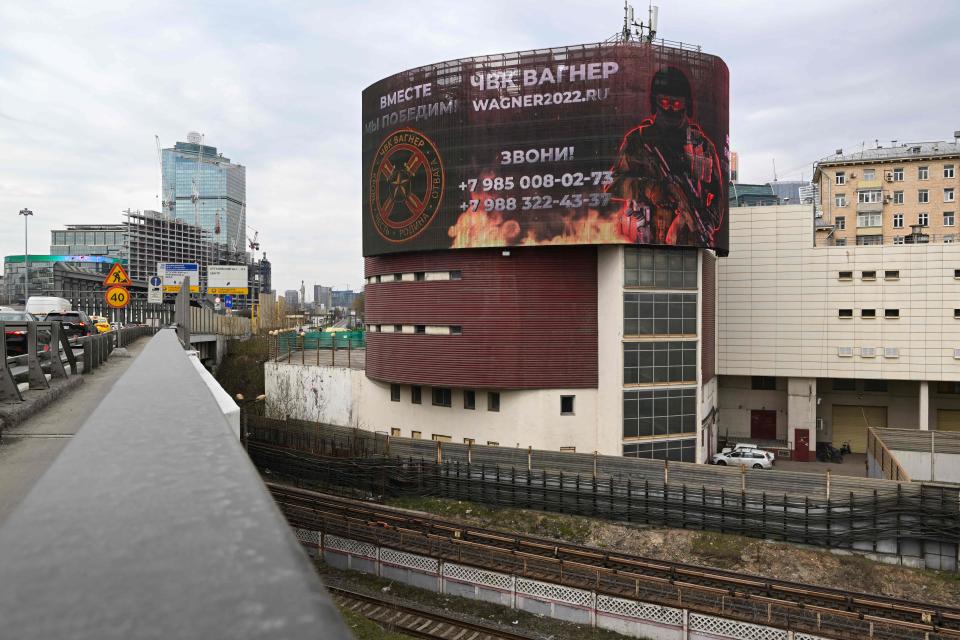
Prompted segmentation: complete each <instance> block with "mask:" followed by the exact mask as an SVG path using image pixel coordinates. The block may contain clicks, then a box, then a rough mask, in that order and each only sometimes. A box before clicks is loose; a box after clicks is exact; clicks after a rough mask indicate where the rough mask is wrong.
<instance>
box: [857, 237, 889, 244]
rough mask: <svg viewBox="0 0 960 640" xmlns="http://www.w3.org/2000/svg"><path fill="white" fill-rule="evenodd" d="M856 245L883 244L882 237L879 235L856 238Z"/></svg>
mask: <svg viewBox="0 0 960 640" xmlns="http://www.w3.org/2000/svg"><path fill="white" fill-rule="evenodd" d="M857 244H858V245H861V246H863V245H873V244H883V236H882V235H881V234H877V235H870V236H857Z"/></svg>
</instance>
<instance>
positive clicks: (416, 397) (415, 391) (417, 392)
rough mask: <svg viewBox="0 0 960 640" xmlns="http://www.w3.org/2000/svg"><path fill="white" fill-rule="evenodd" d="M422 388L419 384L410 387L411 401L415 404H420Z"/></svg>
mask: <svg viewBox="0 0 960 640" xmlns="http://www.w3.org/2000/svg"><path fill="white" fill-rule="evenodd" d="M421 395H422V389H420V387H419V386H418V385H414V386H412V387H410V402H412V403H413V404H420V402H421Z"/></svg>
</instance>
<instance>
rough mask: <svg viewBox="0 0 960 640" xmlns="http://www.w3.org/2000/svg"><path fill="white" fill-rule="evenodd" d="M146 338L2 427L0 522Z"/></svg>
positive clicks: (25, 493) (78, 429)
mask: <svg viewBox="0 0 960 640" xmlns="http://www.w3.org/2000/svg"><path fill="white" fill-rule="evenodd" d="M148 342H150V340H149V339H148V338H140V339H139V340H137V341H135V342H134V343H133V344H132V345H129V346H127V347H126V349H127V352H128V353H129V356H130V357H120V354H117V351H116V350H114V353H113V354H112V355H111V356H110V358H109V359H108V360H107V361H106V362H104V363H103V365H102V366H100V367H98V368H97V369H95V370H94V372H93V373H91V374H89V375H86V376H84V377H83V384H82V385H80V386H79V387H77V388H76V389H74V390H73V391H71V392H70V393H68V394H66V395H64V396H63V397H61V398H59V399H58V400H57V401H55V402H53V403H52V404H50V405H48V406H46V407H45V408H43V409H41V410H40V411H38V412H37V413H36V414H34V415H33V416H30V417H29V418H26V419H25V420H23V421H22V422H20V423H19V424H18V425H16V426H13V427H9V428H7V429H5V430H4V431H3V439H2V440H0V524H3V521H4V520H6V519H7V516H9V515H10V513H11V512H12V511H13V510H14V508H16V506H17V505H18V504H20V502H21V501H22V500H23V498H24V497H25V496H26V495H27V493H29V491H30V489H31V488H32V487H33V485H34V484H36V482H37V480H39V479H40V477H41V476H42V475H43V474H44V473H45V472H46V470H47V469H48V468H49V467H50V465H51V464H52V463H53V461H54V460H55V459H56V458H57V456H59V455H60V452H61V451H63V449H64V448H65V447H66V446H67V445H68V444H69V443H70V440H71V438H72V437H73V436H74V435H75V434H76V433H77V432H79V431H80V427H82V426H83V424H84V423H85V422H86V421H87V418H89V417H90V414H92V413H93V410H94V409H96V408H97V405H99V404H100V401H101V400H103V398H104V397H105V396H106V395H107V393H108V392H109V391H110V389H111V388H112V387H113V385H114V383H115V382H116V381H117V380H118V379H119V378H120V376H121V375H123V373H124V372H125V371H126V370H127V369H128V368H129V367H130V364H131V363H132V362H133V361H134V360H135V359H136V356H137V355H139V353H140V352H141V351H142V350H143V348H144V347H145V346H146V345H147V343H148ZM134 400H135V399H134ZM131 404H132V403H131Z"/></svg>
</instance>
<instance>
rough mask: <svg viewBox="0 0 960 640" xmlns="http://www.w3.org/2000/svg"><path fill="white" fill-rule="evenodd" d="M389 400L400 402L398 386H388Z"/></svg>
mask: <svg viewBox="0 0 960 640" xmlns="http://www.w3.org/2000/svg"><path fill="white" fill-rule="evenodd" d="M390 400H391V401H392V402H400V385H398V384H392V385H390Z"/></svg>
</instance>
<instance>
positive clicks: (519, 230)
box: [447, 192, 630, 249]
mask: <svg viewBox="0 0 960 640" xmlns="http://www.w3.org/2000/svg"><path fill="white" fill-rule="evenodd" d="M489 197H490V195H489V194H487V193H483V192H480V193H477V192H472V193H471V194H470V199H471V200H474V201H477V202H483V201H484V200H485V199H487V198H489ZM557 213H558V212H557V211H556V210H545V211H539V212H530V211H523V212H517V211H510V212H500V211H492V212H490V213H487V212H485V211H482V210H481V211H470V210H467V211H464V212H463V213H461V214H460V216H459V217H458V218H457V221H456V223H455V224H454V225H453V226H452V227H450V228H449V229H448V230H447V235H448V236H450V238H451V239H452V242H451V244H450V248H451V249H468V248H471V247H503V246H514V245H546V244H554V245H560V244H611V243H612V244H621V243H624V242H627V243H629V242H630V239H629V237H628V235H627V233H626V232H625V227H624V225H623V224H622V222H621V220H620V216H618V215H603V214H601V213H600V212H599V211H597V210H596V209H588V210H587V211H586V212H584V213H578V212H577V211H575V210H570V211H569V213H566V214H561V215H560V220H559V224H555V225H552V226H551V227H550V228H544V227H543V226H542V225H531V226H529V227H528V228H527V229H526V232H524V229H523V224H522V219H523V217H526V216H530V217H534V216H536V217H538V218H540V217H543V216H546V215H549V216H550V217H553V216H555V215H556V214H557ZM518 216H519V219H518V218H517V217H518ZM538 230H539V231H540V234H539V235H538V233H537V231H538Z"/></svg>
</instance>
